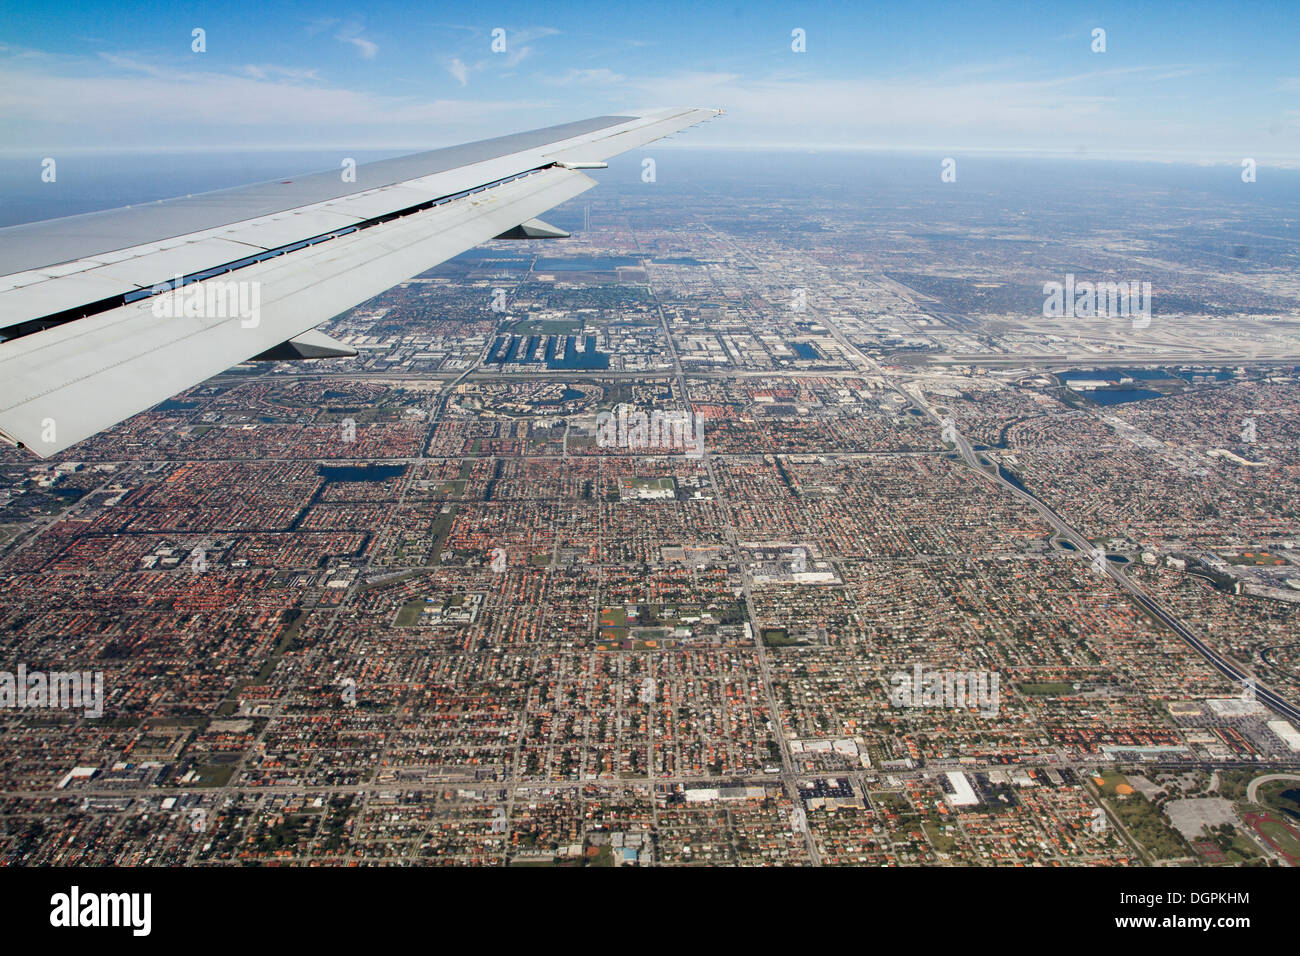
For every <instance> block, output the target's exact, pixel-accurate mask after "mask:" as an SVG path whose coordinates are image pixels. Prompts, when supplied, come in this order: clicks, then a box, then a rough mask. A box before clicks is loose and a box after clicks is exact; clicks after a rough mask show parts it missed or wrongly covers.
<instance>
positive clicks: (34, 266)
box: [0, 109, 721, 457]
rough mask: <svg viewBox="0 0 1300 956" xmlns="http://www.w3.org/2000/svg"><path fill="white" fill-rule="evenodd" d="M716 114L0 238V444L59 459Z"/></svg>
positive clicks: (389, 165) (549, 137) (484, 149)
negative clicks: (606, 163)
mask: <svg viewBox="0 0 1300 956" xmlns="http://www.w3.org/2000/svg"><path fill="white" fill-rule="evenodd" d="M720 112H721V111H719V110H705V109H667V110H656V111H653V112H648V113H642V114H637V115H621V116H599V117H595V118H593V119H589V120H583V121H580V122H576V123H567V124H564V125H561V126H551V127H547V128H545V129H539V130H533V131H531V132H527V133H518V134H515V135H512V136H502V137H498V138H496V139H489V140H483V141H482V142H478V143H469V144H466V145H464V146H454V147H451V148H448V149H437V150H432V151H430V152H426V153H417V154H415V155H412V156H403V157H399V158H397V159H390V160H384V161H381V162H377V163H368V164H365V165H361V166H357V167H355V181H349V182H344V177H343V175H342V173H341V171H340V172H328V173H318V174H315V175H311V176H305V177H301V178H299V179H295V180H292V181H288V182H278V183H262V184H259V185H255V186H247V187H241V188H238V189H227V190H220V191H217V192H211V193H204V194H201V195H196V196H188V197H185V198H182V199H169V200H164V201H161V202H156V203H149V204H146V205H142V206H128V207H125V208H123V209H113V210H108V211H105V212H96V213H89V214H86V215H81V216H69V217H66V218H63V219H52V220H49V221H46V222H36V223H27V224H24V225H20V226H11V227H8V228H3V229H0V438H4V439H6V440H8V441H10V442H13V443H16V444H18V445H19V446H25V447H27V448H29V449H31V450H32V451H33V452H34V453H36V454H37V455H39V456H41V457H48V456H50V455H53V454H55V453H57V452H60V451H62V450H64V449H66V448H68V447H69V446H71V445H74V444H76V443H77V442H79V441H81V440H83V439H85V438H88V437H89V436H91V435H94V434H95V433H97V432H99V431H102V430H104V429H106V428H109V427H110V426H112V425H115V424H117V423H118V422H120V421H123V420H125V419H127V418H129V417H131V416H132V415H134V414H136V413H138V412H141V411H144V410H145V409H148V408H151V407H153V406H154V405H156V404H158V403H159V402H161V401H164V400H165V399H167V398H169V397H170V396H172V395H174V394H176V393H177V392H180V391H183V390H185V389H186V388H189V387H190V386H192V385H196V384H197V383H199V382H202V381H203V380H204V379H207V378H210V377H211V376H213V375H216V374H218V373H220V372H222V371H225V370H226V369H228V368H230V367H231V366H232V365H237V364H239V363H240V362H244V361H247V360H249V359H252V358H317V357H322V356H330V355H352V354H355V353H354V352H353V351H352V350H351V349H349V348H347V347H346V346H345V345H343V344H342V343H338V342H335V341H333V340H331V339H330V338H329V337H328V336H326V335H324V334H323V333H321V332H315V331H312V330H313V329H314V327H315V326H317V325H319V324H321V323H322V322H324V321H326V320H327V319H330V318H332V317H334V316H336V315H339V314H340V313H342V312H345V311H346V310H348V309H350V308H352V307H353V306H356V305H359V304H361V303H362V302H365V301H366V300H367V299H370V298H372V297H373V296H376V295H378V294H379V293H381V292H383V291H384V290H386V289H389V288H392V287H393V286H394V285H397V284H398V283H399V282H403V281H405V280H406V279H409V278H411V277H413V276H416V275H419V274H420V273H421V272H424V271H425V270H427V269H430V268H432V267H433V266H435V265H437V264H438V263H440V262H444V261H446V260H447V259H450V258H452V257H453V256H456V255H459V254H460V253H462V252H464V251H466V250H467V249H470V248H473V247H474V246H476V245H478V244H479V243H482V242H486V241H487V240H489V239H493V238H498V237H500V238H534V237H539V238H540V237H545V236H557V235H559V236H562V235H565V233H563V232H561V231H559V230H556V229H554V228H553V227H550V226H547V225H546V224H545V223H543V222H540V221H538V220H537V219H536V217H537V216H539V215H540V214H541V213H543V212H545V211H546V210H548V209H551V208H552V207H554V206H557V205H559V204H560V203H562V202H564V201H566V200H568V199H572V198H573V197H574V196H577V195H579V194H580V193H582V192H584V191H586V190H588V189H590V188H591V187H592V186H594V185H596V181H595V180H593V179H591V178H590V177H589V176H586V175H584V174H583V173H582V172H580V170H581V169H582V168H584V167H586V168H592V167H598V166H601V165H603V160H605V159H608V158H609V157H610V156H615V155H617V154H619V153H622V152H625V151H627V150H629V149H635V148H636V147H638V146H642V145H644V144H646V143H649V142H653V141H654V140H657V139H660V138H662V137H664V136H668V135H670V134H672V133H675V132H677V131H678V130H682V129H686V128H687V127H690V126H694V125H696V124H697V123H700V122H703V121H704V120H706V119H709V118H712V117H713V116H715V115H717V114H718V113H720Z"/></svg>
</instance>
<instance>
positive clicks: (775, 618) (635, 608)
mask: <svg viewBox="0 0 1300 956" xmlns="http://www.w3.org/2000/svg"><path fill="white" fill-rule="evenodd" d="M652 154H653V155H654V156H655V158H656V160H657V177H655V178H654V179H653V180H651V181H647V180H645V179H644V178H642V177H641V176H640V175H639V173H640V171H641V170H642V169H643V168H644V167H643V166H642V164H641V161H640V157H639V156H638V157H637V158H636V159H635V161H633V160H631V159H629V160H627V161H624V162H623V163H621V164H620V163H615V164H613V166H612V168H611V169H610V170H609V171H608V174H606V175H605V178H604V179H603V181H602V186H601V189H600V190H597V191H596V192H594V193H592V194H591V196H590V197H583V198H580V199H578V200H575V201H572V202H570V203H568V204H567V205H565V206H562V207H560V208H559V209H557V210H556V211H554V212H553V213H551V214H548V218H549V219H551V220H552V221H554V222H555V223H557V224H558V225H560V226H561V227H562V228H565V229H569V230H571V231H572V232H573V237H572V238H569V239H564V240H546V241H535V242H514V241H500V242H494V243H490V244H488V245H487V246H484V247H482V248H479V249H477V250H475V251H473V252H471V253H468V254H466V255H464V256H461V257H459V258H457V259H455V260H452V261H451V262H449V263H447V264H445V265H443V266H440V267H438V268H436V269H434V270H431V271H430V272H428V273H426V274H424V275H423V276H421V277H419V278H416V279H413V280H411V281H409V282H405V283H403V284H401V285H400V286H398V287H396V288H394V289H392V290H391V291H389V292H386V293H384V294H382V295H380V296H378V297H377V298H375V299H373V300H371V301H370V302H368V303H366V304H365V305H363V306H361V307H359V308H356V309H353V310H351V311H349V312H347V313H345V314H344V315H342V316H340V317H338V318H337V319H336V320H335V321H334V322H333V323H331V325H330V326H329V327H328V331H329V334H330V335H331V336H333V337H334V338H336V339H338V340H340V341H342V342H344V343H346V344H348V345H350V346H351V347H352V348H355V349H356V350H357V351H358V353H359V355H358V356H357V357H356V358H348V359H329V360H322V361H319V362H314V363H290V362H276V363H257V364H249V365H243V366H239V367H237V368H234V369H232V370H230V371H229V372H228V373H226V374H224V375H222V376H220V377H218V378H216V379H213V380H210V381H208V382H206V383H204V384H202V385H200V386H197V387H195V388H193V389H190V390H189V391H187V392H185V393H183V394H181V395H178V396H176V397H175V398H174V399H172V400H170V401H168V402H166V403H164V404H163V405H160V406H158V407H157V408H155V409H153V410H152V411H149V412H146V413H144V414H141V415H138V416H136V417H135V418H133V419H131V420H130V421H128V422H126V423H124V424H122V425H120V426H118V427H115V428H113V429H111V430H110V431H108V432H106V433H104V434H102V435H99V436H97V437H94V438H92V439H90V440H88V441H85V442H83V443H81V444H79V445H77V446H76V447H74V448H73V449H71V450H69V451H67V452H64V453H62V454H60V455H58V456H56V457H55V458H53V459H51V460H49V461H37V460H36V459H34V458H32V457H31V456H29V455H28V454H26V453H25V452H23V451H22V450H18V449H14V448H9V447H5V448H4V450H3V452H0V646H2V648H3V660H0V669H3V671H4V675H0V701H2V702H3V703H4V704H5V707H4V708H0V734H2V737H0V741H2V743H0V862H4V863H9V864H14V863H22V864H28V865H31V864H46V863H64V864H105V863H112V862H121V863H127V864H141V863H152V864H179V863H192V864H201V865H219V864H231V865H250V864H270V863H279V864H290V865H309V864H325V863H333V864H343V863H346V864H363V865H395V864H396V865H403V864H450V865H460V864H501V863H505V864H515V865H523V864H531V865H542V864H545V865H643V866H644V865H681V864H701V863H713V864H719V863H726V864H740V865H769V864H776V865H837V864H868V865H903V866H927V865H940V864H978V865H1048V866H1072V865H1134V864H1153V863H1155V864H1168V863H1195V864H1198V865H1211V866H1217V865H1234V864H1257V865H1294V864H1296V863H1300V732H1297V730H1296V727H1297V726H1300V719H1298V716H1297V715H1298V714H1300V711H1297V710H1296V708H1297V707H1298V706H1300V373H1298V371H1297V369H1298V366H1297V356H1300V278H1297V277H1298V276H1300V269H1298V268H1297V266H1300V261H1298V256H1297V251H1296V246H1295V242H1294V240H1293V239H1291V240H1284V239H1280V238H1277V236H1278V235H1279V234H1281V233H1282V232H1283V231H1284V230H1285V229H1286V228H1293V225H1294V223H1293V218H1292V220H1291V221H1290V222H1289V224H1288V221H1287V218H1286V214H1284V212H1279V211H1277V210H1278V208H1281V207H1274V206H1269V205H1267V204H1256V203H1252V202H1251V200H1250V196H1249V194H1248V192H1247V191H1248V190H1250V189H1251V188H1252V185H1248V184H1246V183H1244V182H1243V181H1242V180H1241V179H1240V178H1239V177H1238V176H1237V173H1236V172H1235V171H1234V170H1232V169H1231V168H1228V169H1227V170H1226V171H1225V170H1224V169H1222V168H1219V169H1199V170H1196V171H1194V172H1192V171H1188V170H1185V169H1181V168H1178V169H1176V168H1172V167H1171V168H1170V169H1169V171H1168V172H1167V175H1168V176H1169V177H1172V178H1174V179H1176V182H1173V183H1172V185H1171V183H1163V184H1161V183H1153V181H1152V180H1151V178H1150V177H1151V174H1149V173H1145V174H1143V176H1137V175H1134V176H1133V177H1132V178H1126V176H1128V172H1129V169H1128V167H1125V166H1123V165H1115V166H1113V167H1108V166H1106V165H1105V164H1102V165H1101V167H1100V168H1102V169H1103V170H1106V171H1104V172H1098V173H1096V175H1095V181H1094V180H1093V179H1090V178H1089V177H1088V176H1082V175H1078V171H1077V169H1073V168H1072V167H1071V172H1070V175H1071V176H1072V177H1076V178H1077V180H1078V181H1079V182H1082V183H1083V184H1084V185H1082V186H1079V187H1078V188H1072V189H1068V190H1066V189H1062V188H1060V185H1059V182H1058V181H1057V179H1056V177H1057V175H1058V173H1059V172H1060V170H1062V169H1064V168H1066V167H1067V166H1069V164H1068V163H1065V162H1064V161H1037V162H1031V161H1022V162H1016V161H1011V160H1007V161H994V160H984V161H974V160H972V161H971V162H970V163H969V164H963V165H962V169H961V175H960V176H959V177H958V178H957V179H956V181H945V180H944V179H942V178H941V177H940V175H939V173H940V163H939V160H938V158H934V159H931V158H928V157H927V158H906V159H904V158H901V157H891V158H882V157H881V156H858V157H849V156H839V155H826V154H810V155H807V156H803V155H799V156H795V157H792V156H791V155H789V154H777V153H771V154H763V153H756V154H755V153H742V152H739V151H737V152H736V153H734V154H728V153H705V154H688V153H683V152H674V151H671V150H663V151H660V152H653V151H652ZM963 163H964V161H963ZM796 164H797V165H796ZM796 168H797V169H799V170H801V172H800V173H798V174H795V173H794V172H792V171H793V170H795V169H796ZM1180 177H1181V178H1180ZM1072 181H1073V180H1072ZM1164 187H1170V188H1164ZM1173 187H1176V188H1173ZM1243 193H1245V195H1242V194H1243ZM1099 210H1101V211H1102V213H1101V214H1099V213H1098V211H1099ZM1291 215H1292V217H1293V211H1292V212H1291ZM1189 222H1190V223H1197V224H1203V225H1187V223H1189ZM1121 283H1123V284H1124V285H1122V286H1121V285H1120V284H1121ZM1053 284H1055V285H1053ZM1081 284H1082V285H1081ZM1098 284H1101V288H1100V289H1097V290H1096V294H1095V295H1092V294H1091V289H1093V288H1096V286H1097V285H1098ZM1111 284H1113V286H1114V287H1113V288H1112V287H1111ZM1143 284H1149V292H1148V293H1146V296H1145V304H1146V309H1145V311H1144V310H1143V307H1142V306H1141V301H1142V299H1143V295H1142V289H1143ZM1080 289H1084V290H1085V292H1084V294H1083V295H1081V296H1076V292H1077V291H1078V290H1080ZM1116 289H1118V292H1117V291H1116ZM1130 289H1131V291H1132V292H1133V297H1132V298H1133V303H1129V305H1131V306H1132V307H1131V308H1130V307H1128V306H1126V307H1125V309H1124V310H1123V311H1122V312H1121V311H1117V304H1118V303H1119V301H1120V300H1119V298H1118V296H1119V295H1120V294H1121V293H1122V294H1124V295H1127V291H1126V290H1130ZM1067 291H1068V292H1069V301H1070V302H1071V306H1072V307H1071V309H1070V310H1068V311H1066V310H1064V308H1063V306H1062V307H1061V308H1057V307H1055V306H1053V305H1052V303H1051V302H1050V300H1051V299H1052V297H1053V296H1057V298H1058V304H1059V303H1060V301H1062V300H1061V296H1063V295H1065V293H1066V292H1067ZM1108 297H1109V301H1108ZM1125 301H1126V302H1127V300H1125ZM1076 303H1078V304H1080V305H1081V306H1082V307H1081V308H1075V307H1074V305H1075V304H1076ZM20 666H21V667H22V668H24V674H26V673H28V672H32V673H36V672H39V673H40V674H42V675H44V674H50V675H51V676H53V675H55V674H56V673H57V674H76V675H84V680H85V681H90V678H91V675H99V676H100V677H101V679H102V713H101V714H98V715H93V716H92V715H91V710H90V707H89V704H87V705H86V706H85V707H72V706H66V705H65V706H49V705H50V704H52V703H57V701H55V700H54V699H53V698H52V697H51V696H48V695H47V696H46V697H45V698H41V697H39V696H38V697H37V698H36V699H34V700H33V699H20V697H19V689H20V688H22V689H23V690H24V691H26V689H27V688H28V687H30V682H29V681H28V680H26V679H24V680H21V681H20V680H17V679H16V677H15V676H14V675H16V673H17V672H18V669H19V667H20ZM5 675H8V678H7V680H8V683H7V684H6V683H5V680H6V678H5ZM89 686H90V685H89V684H87V687H89ZM86 693H87V694H89V690H87V691H86ZM29 696H30V695H29ZM1288 775H1289V776H1288Z"/></svg>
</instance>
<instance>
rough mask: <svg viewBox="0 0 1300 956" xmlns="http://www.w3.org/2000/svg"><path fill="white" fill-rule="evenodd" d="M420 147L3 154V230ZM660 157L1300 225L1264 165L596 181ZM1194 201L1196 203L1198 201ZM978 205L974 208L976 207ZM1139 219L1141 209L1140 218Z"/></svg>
mask: <svg viewBox="0 0 1300 956" xmlns="http://www.w3.org/2000/svg"><path fill="white" fill-rule="evenodd" d="M406 152H411V151H410V150H385V151H378V150H373V151H365V150H351V151H345V150H341V149H335V150H300V151H293V152H234V151H231V152H228V153H214V152H203V153H178V152H173V153H156V154H139V155H128V154H122V153H111V154H108V153H106V154H91V153H68V154H65V155H58V154H56V155H55V156H54V159H55V160H56V163H57V166H56V174H57V178H56V181H55V182H53V183H45V182H42V181H41V160H42V159H43V157H42V156H40V155H38V154H35V153H34V154H32V155H30V156H26V157H21V158H15V157H13V156H5V157H0V226H9V225H15V224H17V223H23V222H33V221H36V220H40V219H52V218H56V217H59V216H71V215H76V214H78V213H83V212H92V211H94V210H98V209H112V208H114V207H117V206H124V205H128V204H134V203H142V202H152V201H154V200H158V199H167V198H171V197H173V196H184V195H187V194H193V193H201V192H208V191H210V190H215V189H226V188H230V187H233V186H242V185H247V184H249V183H257V182H266V181H272V180H281V179H291V178H293V177H294V176H301V175H304V174H306V173H312V172H320V171H324V170H337V169H338V168H339V163H340V161H341V159H342V158H343V156H344V155H347V156H351V157H352V158H354V159H355V160H356V161H357V162H358V163H366V162H371V161H374V160H379V159H386V158H388V157H391V156H397V155H402V154H404V153H406ZM643 155H656V156H658V157H659V179H658V182H657V183H656V184H655V186H654V188H655V189H657V190H659V191H661V192H664V193H675V194H677V195H681V194H682V193H684V192H690V191H692V190H697V189H698V188H700V187H701V186H706V187H708V188H709V190H710V191H712V192H715V194H716V193H721V194H726V193H729V192H734V193H750V194H752V193H753V192H755V191H757V192H759V193H760V195H763V196H765V197H770V198H771V200H772V201H773V202H780V201H781V200H782V198H796V197H798V198H814V197H817V196H819V195H823V196H827V197H838V198H840V199H842V200H844V201H847V202H867V203H870V202H871V200H872V198H873V197H875V198H876V199H877V200H884V201H885V204H886V205H893V206H895V208H897V204H898V203H900V202H902V203H906V202H907V201H908V200H910V199H913V198H914V199H916V200H918V201H933V200H934V199H936V198H942V199H946V198H957V197H958V196H960V197H961V205H962V206H964V207H966V208H967V209H971V208H972V207H973V208H976V209H979V211H980V212H988V211H991V210H992V209H993V208H996V207H999V206H1001V207H1003V208H1006V209H1022V208H1025V207H1026V206H1028V207H1030V208H1033V207H1034V206H1035V205H1036V204H1037V203H1036V202H1035V200H1037V201H1045V202H1046V203H1048V204H1049V205H1052V206H1055V205H1057V203H1064V204H1066V205H1071V206H1074V207H1075V209H1076V210H1078V211H1083V210H1086V209H1089V208H1092V209H1093V211H1095V212H1096V213H1098V214H1100V215H1101V216H1103V217H1104V216H1105V215H1106V213H1107V204H1108V203H1116V202H1127V201H1131V200H1132V199H1134V198H1135V197H1144V198H1145V197H1149V198H1150V200H1151V201H1153V202H1156V203H1160V201H1161V199H1162V197H1166V198H1168V199H1169V200H1171V201H1172V202H1173V203H1174V204H1176V205H1186V206H1193V205H1194V199H1195V197H1197V196H1203V197H1205V198H1206V199H1209V200H1212V201H1214V202H1215V203H1221V202H1225V201H1226V202H1230V203H1234V204H1235V203H1241V204H1242V206H1243V207H1246V208H1249V207H1250V206H1255V207H1257V208H1259V209H1260V210H1261V212H1265V211H1266V212H1265V217H1266V218H1269V219H1275V218H1277V217H1278V215H1279V214H1282V218H1283V219H1284V220H1286V219H1294V217H1295V214H1296V213H1297V212H1300V170H1296V169H1272V168H1269V167H1267V166H1260V167H1259V170H1258V178H1257V181H1256V182H1254V183H1250V184H1246V183H1243V182H1242V181H1241V178H1240V169H1238V168H1236V167H1233V166H1224V165H1220V166H1194V165H1187V164H1163V163H1134V162H1119V161H1109V160H1090V159H1073V158H1071V159H1059V158H1048V159H1036V158H1019V157H1003V156H991V155H987V154H973V155H965V154H962V153H961V152H959V151H957V152H955V158H956V160H957V172H958V178H957V183H955V184H949V187H951V186H955V187H957V188H956V189H950V188H948V187H943V188H944V191H943V192H939V191H938V190H939V189H940V188H941V187H942V186H943V184H941V183H940V181H939V166H940V160H941V159H942V157H941V156H939V155H938V154H926V155H904V154H900V153H886V152H852V151H844V150H717V151H706V150H698V151H697V150H680V149H674V150H671V151H668V150H665V151H655V150H654V149H653V147H651V148H648V149H646V150H643V151H633V152H631V153H628V154H625V155H624V156H622V157H618V158H616V159H614V160H613V161H611V163H610V169H609V170H607V171H598V172H596V173H594V175H595V177H596V178H597V179H598V180H599V181H601V183H602V184H604V185H605V186H606V187H607V188H613V189H615V190H620V191H621V190H629V189H635V190H643V189H644V188H646V187H644V186H643V185H642V184H641V183H640V180H639V175H638V173H639V169H640V166H639V164H640V158H641V157H642V156H643ZM1189 200H1193V202H1189ZM972 201H973V202H972ZM1130 212H1131V210H1130Z"/></svg>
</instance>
